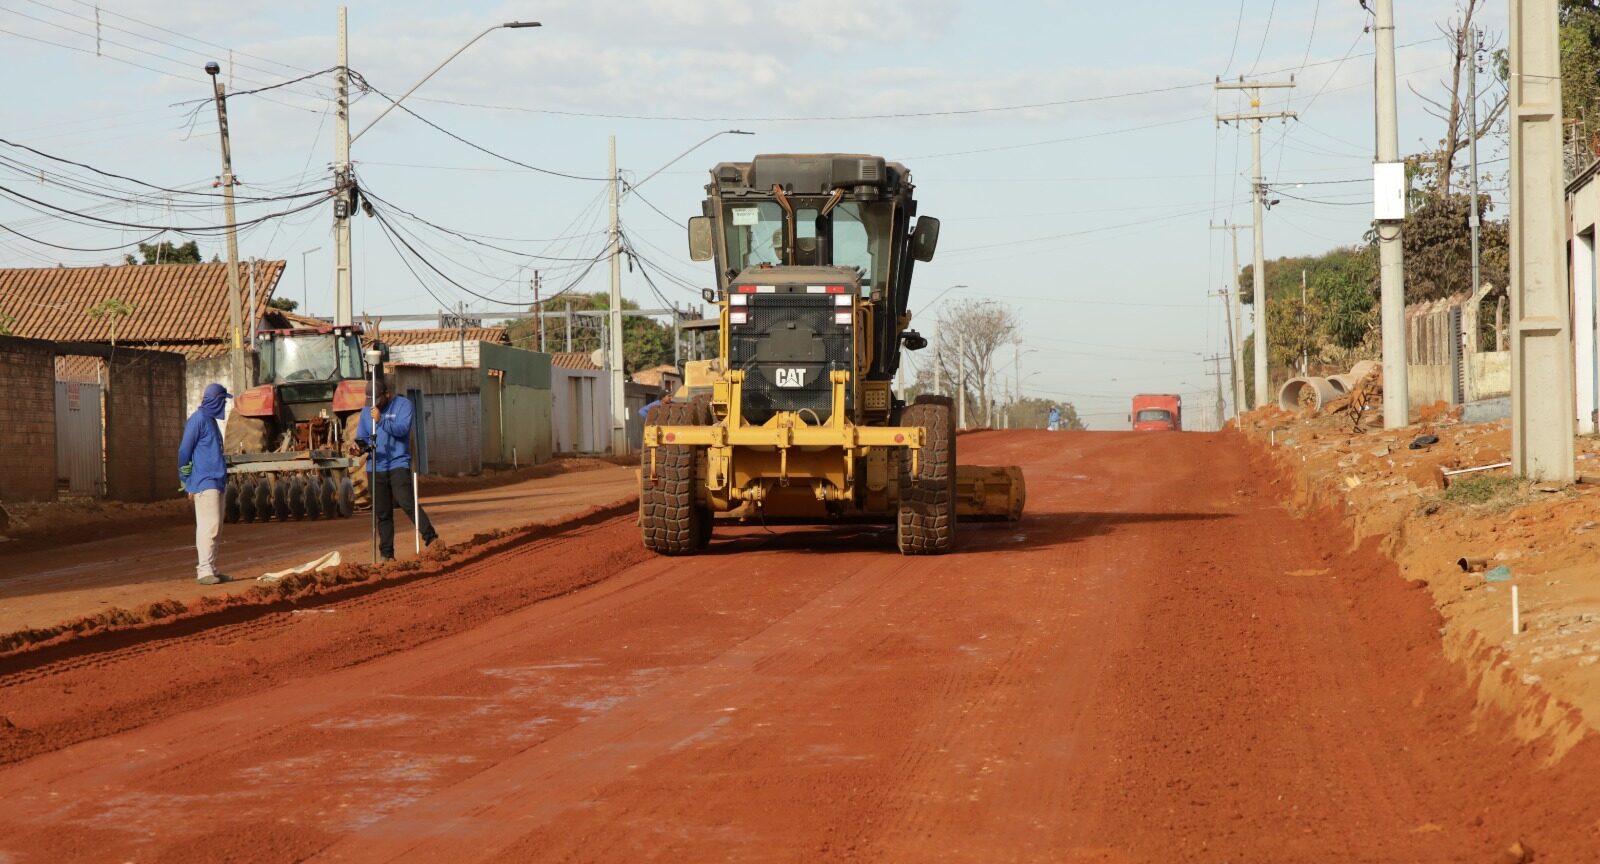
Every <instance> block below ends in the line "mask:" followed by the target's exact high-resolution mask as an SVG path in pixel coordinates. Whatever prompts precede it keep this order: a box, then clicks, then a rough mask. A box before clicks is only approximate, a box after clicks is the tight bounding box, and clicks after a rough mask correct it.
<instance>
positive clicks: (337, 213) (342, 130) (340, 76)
mask: <svg viewBox="0 0 1600 864" xmlns="http://www.w3.org/2000/svg"><path fill="white" fill-rule="evenodd" d="M345 19H346V9H345V7H343V6H340V7H339V68H338V70H337V71H336V72H335V74H334V82H333V90H334V112H333V113H334V118H333V119H334V124H333V187H334V199H333V323H334V324H335V325H336V326H339V327H348V326H350V325H351V324H352V323H354V321H355V317H354V316H355V312H354V307H355V299H354V296H353V293H352V292H353V289H352V287H351V286H352V284H353V283H352V279H351V272H350V217H351V216H353V215H355V214H353V213H351V212H350V209H351V208H350V203H351V201H350V189H351V187H352V186H354V185H355V183H354V178H352V177H351V176H350V65H349V64H350V44H349V40H348V38H347V30H346V28H345Z"/></svg>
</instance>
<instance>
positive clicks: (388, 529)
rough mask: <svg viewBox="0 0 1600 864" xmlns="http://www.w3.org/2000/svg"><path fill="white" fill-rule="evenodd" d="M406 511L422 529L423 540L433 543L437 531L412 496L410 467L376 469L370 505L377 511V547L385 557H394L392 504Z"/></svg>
mask: <svg viewBox="0 0 1600 864" xmlns="http://www.w3.org/2000/svg"><path fill="white" fill-rule="evenodd" d="M396 504H399V505H400V509H401V510H404V511H406V515H407V516H408V517H410V518H411V521H412V522H413V523H415V524H416V525H417V527H419V528H420V529H422V542H424V543H432V542H433V540H434V538H435V537H438V536H439V534H438V532H436V531H434V530H433V523H432V522H429V521H428V514H427V513H424V512H422V508H421V507H418V506H417V502H416V499H414V498H412V497H411V469H410V468H395V469H394V470H392V471H383V472H379V473H375V474H374V475H373V477H372V509H373V511H374V512H376V513H377V514H378V551H379V552H380V553H381V554H382V555H383V557H385V558H393V557H394V506H395V505H396Z"/></svg>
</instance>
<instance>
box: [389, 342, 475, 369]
mask: <svg viewBox="0 0 1600 864" xmlns="http://www.w3.org/2000/svg"><path fill="white" fill-rule="evenodd" d="M462 358H463V352H462V346H461V343H460V342H459V341H456V340H451V341H449V342H429V343H427V344H424V345H391V346H390V347H389V362H391V363H410V364H413V365H416V366H456V367H461V366H469V367H472V368H477V366H478V342H477V340H474V339H468V340H467V344H466V351H465V362H462Z"/></svg>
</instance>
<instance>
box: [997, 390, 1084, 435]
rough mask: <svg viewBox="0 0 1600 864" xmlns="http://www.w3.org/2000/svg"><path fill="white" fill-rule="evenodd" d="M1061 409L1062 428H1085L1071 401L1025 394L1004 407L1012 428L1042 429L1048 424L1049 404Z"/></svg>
mask: <svg viewBox="0 0 1600 864" xmlns="http://www.w3.org/2000/svg"><path fill="white" fill-rule="evenodd" d="M1052 405H1054V406H1057V407H1059V408H1060V409H1061V428H1062V429H1085V428H1088V427H1086V426H1084V425H1083V419H1082V418H1080V417H1079V416H1078V409H1077V408H1075V407H1073V405H1072V403H1071V402H1052V401H1051V400H1049V399H1039V398H1036V397H1033V396H1025V397H1023V398H1021V399H1018V400H1017V401H1016V402H1013V403H1011V405H1010V407H1008V408H1007V409H1006V415H1007V420H1008V421H1009V422H1010V424H1011V428H1012V429H1044V428H1046V427H1047V426H1048V425H1049V416H1050V406H1052Z"/></svg>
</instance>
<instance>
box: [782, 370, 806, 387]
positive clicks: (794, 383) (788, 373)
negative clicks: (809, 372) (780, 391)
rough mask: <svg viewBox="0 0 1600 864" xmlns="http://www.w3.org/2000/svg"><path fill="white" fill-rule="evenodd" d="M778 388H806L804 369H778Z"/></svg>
mask: <svg viewBox="0 0 1600 864" xmlns="http://www.w3.org/2000/svg"><path fill="white" fill-rule="evenodd" d="M778 386H779V387H804V386H806V370H804V369H779V370H778Z"/></svg>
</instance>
